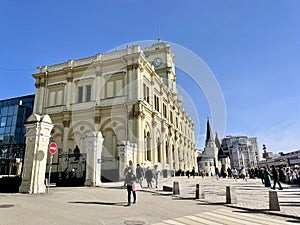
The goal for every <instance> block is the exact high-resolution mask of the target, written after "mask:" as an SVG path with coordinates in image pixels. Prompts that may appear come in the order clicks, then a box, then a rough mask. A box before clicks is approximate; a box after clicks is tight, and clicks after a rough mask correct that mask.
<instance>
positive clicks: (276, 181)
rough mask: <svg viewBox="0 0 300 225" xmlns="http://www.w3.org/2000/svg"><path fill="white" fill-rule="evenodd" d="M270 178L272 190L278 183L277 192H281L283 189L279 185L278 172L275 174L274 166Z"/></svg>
mask: <svg viewBox="0 0 300 225" xmlns="http://www.w3.org/2000/svg"><path fill="white" fill-rule="evenodd" d="M272 177H273V188H272V189H274V190H275V186H276V183H278V185H279V190H282V189H283V188H282V186H281V184H280V182H279V176H278V172H277V170H276V168H275V166H274V165H272Z"/></svg>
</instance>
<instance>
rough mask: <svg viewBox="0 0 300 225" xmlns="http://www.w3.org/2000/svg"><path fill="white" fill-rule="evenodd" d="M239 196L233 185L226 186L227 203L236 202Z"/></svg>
mask: <svg viewBox="0 0 300 225" xmlns="http://www.w3.org/2000/svg"><path fill="white" fill-rule="evenodd" d="M236 203H237V198H236V194H235V190H234V188H233V187H230V186H226V204H236Z"/></svg>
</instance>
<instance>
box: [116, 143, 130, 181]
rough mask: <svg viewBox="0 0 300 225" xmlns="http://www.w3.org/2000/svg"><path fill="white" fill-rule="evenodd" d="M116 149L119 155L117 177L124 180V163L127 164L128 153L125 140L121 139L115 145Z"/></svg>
mask: <svg viewBox="0 0 300 225" xmlns="http://www.w3.org/2000/svg"><path fill="white" fill-rule="evenodd" d="M117 151H118V155H119V178H120V180H124V178H125V176H124V171H125V167H126V165H129V160H128V153H127V149H126V142H125V141H122V142H121V143H120V144H118V145H117Z"/></svg>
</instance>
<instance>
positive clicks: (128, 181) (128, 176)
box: [125, 167, 136, 206]
mask: <svg viewBox="0 0 300 225" xmlns="http://www.w3.org/2000/svg"><path fill="white" fill-rule="evenodd" d="M135 182H136V176H135V175H134V174H133V171H132V169H131V167H128V170H127V174H126V177H125V184H126V185H127V194H128V195H127V200H128V202H127V206H130V205H131V192H132V194H133V204H135V203H136V193H135V191H133V190H132V184H134V183H135Z"/></svg>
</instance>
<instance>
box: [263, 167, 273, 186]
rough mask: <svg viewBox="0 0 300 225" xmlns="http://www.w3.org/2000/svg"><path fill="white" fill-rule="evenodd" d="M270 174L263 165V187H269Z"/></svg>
mask: <svg viewBox="0 0 300 225" xmlns="http://www.w3.org/2000/svg"><path fill="white" fill-rule="evenodd" d="M270 177H271V174H270V173H269V171H268V168H267V167H266V166H265V167H264V172H263V178H264V184H265V187H271V179H270Z"/></svg>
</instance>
